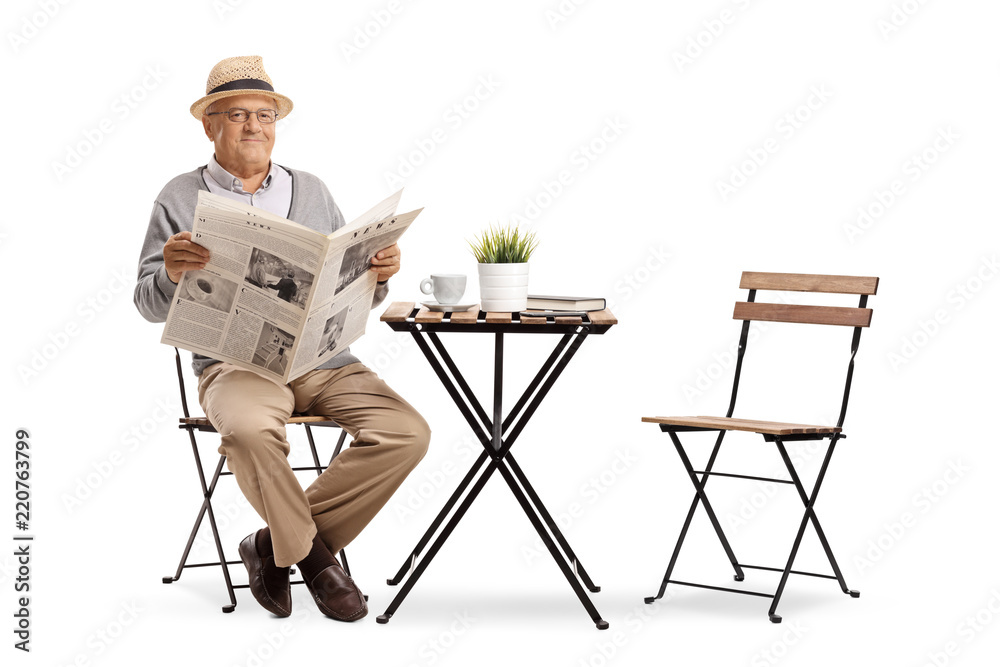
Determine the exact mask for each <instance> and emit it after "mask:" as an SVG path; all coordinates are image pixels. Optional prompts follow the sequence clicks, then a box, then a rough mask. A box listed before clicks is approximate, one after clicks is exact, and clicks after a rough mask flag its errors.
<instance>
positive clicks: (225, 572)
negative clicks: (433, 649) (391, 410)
mask: <svg viewBox="0 0 1000 667" xmlns="http://www.w3.org/2000/svg"><path fill="white" fill-rule="evenodd" d="M174 360H175V363H176V365H177V383H178V386H179V387H180V392H181V407H182V408H183V409H184V417H183V418H182V419H181V420H180V424H179V426H178V427H179V428H180V429H182V430H185V431H187V432H188V436H189V437H190V440H191V451H192V452H193V453H194V462H195V467H196V468H197V469H198V480H199V481H200V482H201V492H202V497H203V500H202V503H201V509H199V510H198V518H197V519H195V522H194V527H193V528H192V529H191V535H190V536H189V537H188V541H187V545H186V546H185V547H184V553H183V554H182V555H181V560H180V563H179V564H178V565H177V571H176V572H175V573H174V575H173V576H170V577H163V583H165V584H171V583H173V582H175V581H177V580H178V579H180V578H181V573H182V572H183V571H184V570H185V569H187V568H190V567H215V566H221V567H222V576H223V578H224V579H225V581H226V591H227V592H228V593H229V604H227V605H223V607H222V611H223V613H227V614H228V613H229V612H231V611H233V610H234V609H236V593H235V589H237V588H249V587H250V585H249V584H234V583H233V582H232V578H231V577H230V575H229V566H230V565H241V564H242V561H240V560H227V559H226V555H225V552H224V550H223V548H222V540H221V539H220V537H219V529H218V526H217V525H216V523H215V512H214V511H213V510H212V495H213V494H214V493H215V485H216V484H217V483H218V481H219V478H220V477H222V476H223V475H232V474H233V473H231V472H228V471H227V472H223V471H222V466H223V465H224V464H225V462H226V456H225V454H221V455H219V462H218V463H217V464H216V466H215V472H214V473H213V475H212V479H211V481H210V482H208V481H206V477H205V469H204V467H203V466H202V463H201V455H200V454H199V453H198V442H197V440H196V439H195V435H194V434H195V431H201V432H203V433H218V431H216V430H215V428H214V427H213V426H212V425H211V424H210V423H208V420H207V419H204V418H192V417H191V414H190V412H188V406H187V394H186V392H185V389H184V373H183V370H182V368H181V355H180V351H179V350H178V349H177V348H176V347H175V348H174ZM293 419H294V416H293ZM289 423H296V422H293V421H290V422H289ZM297 423H301V424H302V425H303V426H305V429H306V437H307V438H308V440H309V449H310V451H311V453H312V458H313V465H311V466H302V467H293V468H292V470H294V471H302V470H314V471H316V475H317V476H319V475H321V474H323V471H324V470H326V468H327V467H329V465H330V464H331V463H333V460H334V459H335V458H337V455H338V454H340V450H341V449H342V448H343V446H344V441H345V440H346V439H347V431H343V430H342V432H341V434H340V439H339V440H338V441H337V446H336V447H335V448H334V450H333V455H332V456H331V457H330V461H329V462H328V463H327V464H326V466H323V465H321V464H320V462H319V454H318V453H317V451H316V442H315V440H313V432H312V427H313V426H320V427H327V428H341V427H340V425H339V424H337V422H335V421H333V420H330V419H327V420H324V421H311V422H297ZM206 514H208V523H209V526H211V529H212V537H213V539H214V540H215V548H216V550H217V551H218V555H219V560H217V561H214V562H210V563H188V562H187V560H188V556H189V555H190V553H191V547H192V545H193V544H194V540H195V537H197V535H198V530H199V529H200V528H201V524H202V521H204V519H205V515H206ZM340 562H341V563H342V564H343V566H344V571H345V572H347V574H348V575H349V574H350V573H351V570H350V566H348V564H347V554H346V552H345V551H344V550H343V549H341V550H340ZM291 573H292V574H294V573H295V569H294V568H293V569H292V571H291ZM291 583H293V584H302V583H305V582H304V581H302V580H296V581H292V582H291ZM366 599H367V596H366Z"/></svg>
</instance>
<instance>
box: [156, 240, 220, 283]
mask: <svg viewBox="0 0 1000 667" xmlns="http://www.w3.org/2000/svg"><path fill="white" fill-rule="evenodd" d="M208 258H209V253H208V248H205V247H203V246H200V245H198V244H197V243H195V242H194V241H192V240H191V232H181V233H180V234H174V235H173V236H171V237H170V238H169V239H167V242H166V243H164V244H163V265H164V267H165V268H166V270H167V277H168V278H170V280H171V281H172V282H175V283H178V282H180V280H181V275H183V273H184V272H185V271H195V270H197V269H204V268H205V264H206V263H207V262H208Z"/></svg>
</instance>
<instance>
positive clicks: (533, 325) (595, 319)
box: [379, 301, 618, 334]
mask: <svg viewBox="0 0 1000 667" xmlns="http://www.w3.org/2000/svg"><path fill="white" fill-rule="evenodd" d="M379 319H380V320H381V321H382V322H385V323H386V324H388V325H389V326H391V327H392V328H393V329H395V330H397V331H406V330H412V329H414V328H418V329H421V330H422V329H424V328H425V327H427V328H429V330H439V331H504V332H518V331H524V332H531V333H566V332H570V331H579V330H582V329H583V328H586V329H589V330H591V331H592V332H593V333H598V334H602V333H604V332H605V331H607V330H608V329H609V328H611V327H612V326H613V325H615V324H618V320H617V318H615V316H614V315H613V314H612V313H611V311H610V310H608V309H606V308H605V309H604V310H595V311H591V312H589V313H586V314H584V315H583V316H582V317H561V316H554V315H549V316H547V317H522V316H521V315H520V314H519V313H487V312H484V311H482V310H480V309H479V305H478V304H477V305H476V306H473V307H472V308H470V309H469V310H465V311H457V312H454V313H441V312H435V311H432V310H429V309H428V308H427V307H426V306H418V305H417V304H415V303H414V302H412V301H395V302H393V303H392V304H390V305H389V307H388V308H386V309H385V312H384V313H382V317H381V318H379ZM417 324H419V325H422V326H421V327H415V326H414V325H417Z"/></svg>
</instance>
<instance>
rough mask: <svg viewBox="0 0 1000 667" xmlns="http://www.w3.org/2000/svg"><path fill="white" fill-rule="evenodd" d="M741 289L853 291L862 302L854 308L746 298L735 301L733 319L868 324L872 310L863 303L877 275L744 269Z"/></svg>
mask: <svg viewBox="0 0 1000 667" xmlns="http://www.w3.org/2000/svg"><path fill="white" fill-rule="evenodd" d="M740 289H747V290H753V291H756V290H772V291H781V292H823V293H832V294H856V295H859V296H861V297H862V302H861V304H860V305H859V307H857V308H843V307H839V306H801V305H792V304H782V303H760V302H755V301H754V300H753V299H752V298H751V299H749V300H748V301H737V302H736V308H735V309H734V310H733V319H734V320H761V321H765V322H798V323H801V324H832V325H840V326H848V327H867V326H869V325H870V324H871V321H872V310H871V308H865V307H864V306H865V302H866V300H867V297H868V296H871V295H873V294H875V292H876V291H877V290H878V278H872V277H858V276H823V275H812V274H805V273H758V272H754V271H744V272H743V277H742V279H741V280H740Z"/></svg>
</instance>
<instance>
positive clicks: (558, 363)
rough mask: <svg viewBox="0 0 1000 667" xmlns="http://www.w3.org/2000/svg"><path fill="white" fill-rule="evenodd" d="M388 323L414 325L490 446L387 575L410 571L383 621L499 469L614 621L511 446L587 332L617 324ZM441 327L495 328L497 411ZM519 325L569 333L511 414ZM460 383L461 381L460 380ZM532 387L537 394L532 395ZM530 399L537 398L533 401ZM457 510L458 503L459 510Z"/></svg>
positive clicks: (592, 611)
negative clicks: (513, 341) (509, 362)
mask: <svg viewBox="0 0 1000 667" xmlns="http://www.w3.org/2000/svg"><path fill="white" fill-rule="evenodd" d="M515 317H516V316H515ZM550 319H551V318H550ZM389 326H391V327H392V328H393V329H394V330H396V331H400V332H408V333H410V334H411V335H412V336H413V338H414V340H415V341H416V343H417V346H418V347H419V348H420V351H421V352H423V354H424V356H425V357H426V358H427V361H428V362H429V363H430V365H431V368H433V370H434V372H435V373H436V374H437V376H438V379H439V380H440V381H441V383H442V384H443V385H444V387H445V389H446V390H447V391H448V394H449V395H450V396H451V398H452V400H453V401H454V402H455V405H456V406H457V407H458V409H459V411H460V412H461V413H462V416H463V417H464V418H465V420H466V422H467V423H468V424H469V427H470V428H471V429H472V431H473V433H474V434H475V435H476V438H477V439H478V440H479V442H480V444H481V445H482V446H483V452H482V453H481V454H480V455H479V457H478V458H477V459H476V461H475V462H474V463H473V465H472V467H471V468H470V469H469V471H468V473H466V475H465V477H464V478H463V479H462V481H461V483H460V484H459V485H458V488H457V489H456V490H455V491H454V493H452V495H451V497H450V498H449V499H448V501H447V502H446V503H445V505H444V507H443V508H442V509H441V511H440V512H439V513H438V515H437V516H436V517H435V518H434V521H433V522H432V523H431V525H430V527H429V528H428V529H427V531H426V532H425V533H424V535H423V537H421V538H420V541H419V542H418V543H417V544H416V546H415V547H414V548H413V549H412V550H411V551H410V554H409V555H408V556H407V558H406V560H405V561H404V562H403V564H402V565H401V566H400V568H399V571H398V572H397V573H396V575H395V576H394V577H393V578H391V579H388V580H387V581H386V583H388V584H389V585H390V586H395V585H396V584H399V583H400V582H401V581H403V578H404V577H405V576H406V575H407V573H409V577H407V578H406V581H405V582H403V585H402V587H401V588H400V590H399V592H398V593H397V594H396V597H395V598H393V600H392V602H391V603H390V604H389V606H388V607H387V608H386V610H385V612H384V613H383V614H381V615H380V616H378V617H377V618H376V621H377V622H378V623H388V622H389V619H390V618H392V616H393V614H395V612H396V610H397V609H398V608H399V606H400V604H402V602H403V600H404V599H405V598H406V596H407V594H408V593H409V592H410V589H411V588H413V585H414V584H415V583H416V582H417V580H418V579H419V578H420V576H421V575H422V574H423V572H424V570H425V569H426V568H427V566H428V565H429V564H430V562H431V560H432V559H433V558H434V556H435V555H436V554H437V552H438V550H439V549H440V548H441V546H442V545H443V544H444V542H445V541H446V540H447V539H448V537H449V536H450V535H451V533H452V531H453V530H454V529H455V527H456V526H457V525H458V522H459V521H461V520H462V517H463V516H464V515H465V513H466V511H467V510H468V509H469V507H470V506H471V505H472V503H473V501H475V499H476V497H477V496H478V495H479V493H480V491H482V489H483V487H484V486H485V485H486V482H487V481H488V480H489V479H490V477H491V476H492V475H493V473H494V472H499V473H500V475H501V477H502V478H503V480H504V482H506V484H507V486H508V487H509V488H510V490H511V493H513V494H514V497H515V498H516V499H517V502H518V504H519V505H520V506H521V509H522V510H523V511H524V514H525V515H526V516H527V517H528V520H529V521H530V522H531V525H532V526H533V527H534V528H535V530H536V531H537V533H538V535H539V537H540V538H541V539H542V542H543V543H544V544H545V547H546V548H547V549H548V551H549V553H550V554H551V556H552V558H553V559H554V560H555V561H556V564H557V565H558V566H559V569H560V570H561V571H562V573H563V575H564V576H565V577H566V580H567V581H568V582H569V584H570V586H571V587H572V588H573V591H574V592H575V593H576V595H577V597H578V598H579V600H580V602H581V603H582V604H583V606H584V608H585V609H586V611H587V614H588V615H589V616H590V618H591V620H593V621H594V623H595V625H596V626H597V628H598V629H600V630H604V629H607V627H608V622H607V621H605V620H604V619H603V618H601V615H600V613H599V612H598V611H597V609H596V607H595V606H594V603H593V602H591V600H590V598H589V597H588V596H587V592H586V591H585V590H584V589H583V586H581V583H580V582H581V581H582V582H583V585H584V586H586V587H587V589H588V590H590V591H591V592H594V593H596V592H598V591H600V590H601V587H600V586H597V585H595V584H594V582H593V581H592V580H591V578H590V575H589V574H588V573H587V571H586V569H584V567H583V564H582V563H581V562H580V560H579V558H578V557H577V555H576V553H575V552H574V551H573V548H572V547H571V546H570V545H569V542H568V541H567V540H566V538H565V537H564V536H563V534H562V532H561V531H560V530H559V527H558V524H557V523H556V521H555V520H554V519H553V517H552V515H551V514H550V513H549V511H548V510H547V509H546V508H545V506H544V505H543V504H542V501H541V499H540V498H539V497H538V494H537V493H536V492H535V490H534V488H532V486H531V484H530V483H529V482H528V478H527V476H526V475H525V474H524V472H523V471H522V470H521V467H520V466H519V465H518V464H517V461H516V460H515V459H514V456H513V455H512V454H511V453H510V449H511V447H512V446H513V444H514V441H515V440H517V437H518V436H519V435H520V434H521V431H522V429H523V428H524V426H525V425H526V424H527V422H528V420H530V419H531V416H532V415H533V414H534V412H535V410H536V409H537V408H538V406H539V404H540V403H541V402H542V399H543V398H545V395H546V394H547V393H548V392H549V390H550V389H551V388H552V385H553V384H554V383H555V381H556V379H557V378H558V377H559V375H560V374H561V373H562V371H563V369H565V368H566V365H567V364H568V363H569V362H570V360H571V359H572V358H573V356H574V355H575V354H576V351H577V350H578V349H579V348H580V345H581V344H582V343H583V341H584V340H585V339H586V338H587V336H588V335H590V334H592V333H597V334H603V333H604V332H605V331H607V330H608V329H609V328H610V327H609V326H603V325H595V324H593V323H591V322H590V321H589V320H588V321H587V322H586V323H585V324H583V325H582V326H580V325H561V324H552V323H548V324H524V323H520V322H518V321H515V322H514V323H507V324H489V323H478V324H455V323H449V322H444V323H438V324H434V323H423V324H420V323H415V322H413V321H406V322H390V323H389ZM439 331H440V332H475V333H492V334H493V335H494V367H493V413H492V417H491V415H490V414H488V413H487V412H486V410H485V409H484V408H483V406H482V404H481V403H480V402H479V400H478V399H477V398H476V396H475V394H474V393H473V392H472V389H471V388H470V387H469V384H468V382H466V380H465V378H464V377H463V376H462V374H461V372H460V371H459V369H458V367H457V366H456V364H455V362H454V361H453V360H452V358H451V355H449V354H448V351H447V350H446V349H445V347H444V345H443V344H442V343H441V339H440V338H439V337H438V335H437V332H439ZM518 332H519V333H536V334H538V333H542V334H562V337H561V338H560V339H559V342H558V343H557V344H556V346H555V349H554V350H553V351H552V353H551V354H550V355H549V357H548V358H547V359H546V360H545V362H544V363H543V364H542V367H541V368H540V369H539V370H538V372H537V373H536V374H535V376H534V378H533V379H532V380H531V382H530V383H529V385H528V387H527V388H526V389H525V390H524V392H523V393H522V394H521V397H520V398H519V399H518V401H517V403H516V404H515V405H514V407H513V409H511V410H510V412H508V414H507V416H506V417H504V414H503V405H502V401H501V396H502V393H503V358H504V351H503V338H504V333H518ZM425 336H426V338H427V340H429V341H430V343H431V344H433V346H434V348H435V349H436V351H437V353H438V355H440V360H439V359H438V357H437V356H435V354H434V352H433V351H432V350H431V346H430V345H428V343H427V340H425V339H424V337H425ZM442 362H443V365H442ZM445 366H447V369H448V371H450V372H451V374H452V375H453V376H454V381H452V378H451V377H449V376H448V372H447V371H446V370H445ZM456 383H457V385H458V386H456ZM536 390H537V393H536ZM532 394H534V397H533V398H532ZM529 399H531V400H530V401H529ZM522 410H523V413H522ZM519 415H520V417H519ZM477 475H479V477H478V479H476V476H477ZM473 480H475V483H473ZM470 485H471V487H472V488H471V490H470V491H469V493H468V495H466V497H465V498H464V500H462V502H461V503H460V504H459V503H458V501H459V498H461V496H462V494H463V493H465V491H466V489H468V488H469V486H470ZM456 504H457V505H458V507H457V509H456V507H455V506H456ZM452 510H454V513H453V514H452ZM449 514H451V518H450V519H448V515H449ZM445 519H448V521H447V523H445ZM442 524H444V527H443V529H441V532H440V534H438V536H437V538H436V539H435V540H434V542H433V543H431V538H432V537H434V534H435V533H437V531H438V529H440V528H441V526H442ZM557 543H558V546H557ZM428 544H430V547H429V548H427V552H426V553H425V554H424V555H423V557H422V558H420V555H421V553H422V552H423V551H424V549H425V548H426V547H427V545H428ZM560 548H561V549H562V552H564V553H565V557H564V556H563V553H562V552H560V550H559V549H560Z"/></svg>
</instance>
